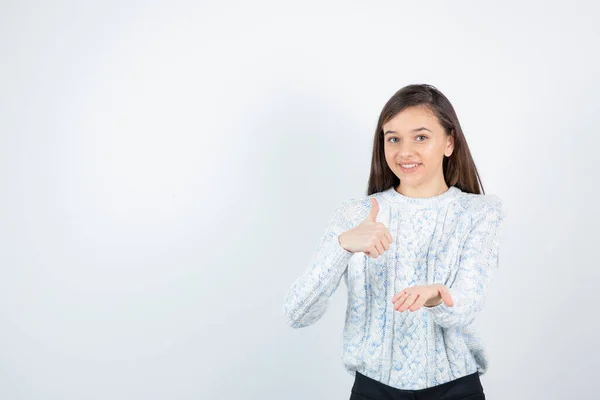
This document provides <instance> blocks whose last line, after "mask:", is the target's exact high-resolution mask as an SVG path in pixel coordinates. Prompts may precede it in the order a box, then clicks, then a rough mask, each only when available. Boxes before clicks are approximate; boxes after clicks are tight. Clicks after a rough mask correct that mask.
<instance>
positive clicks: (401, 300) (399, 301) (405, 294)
mask: <svg viewBox="0 0 600 400" xmlns="http://www.w3.org/2000/svg"><path fill="white" fill-rule="evenodd" d="M408 296H410V293H404V294H403V295H402V296H400V298H399V299H398V301H396V304H394V308H395V309H396V310H398V309H399V308H400V307H402V306H403V305H404V302H405V301H406V299H408Z"/></svg>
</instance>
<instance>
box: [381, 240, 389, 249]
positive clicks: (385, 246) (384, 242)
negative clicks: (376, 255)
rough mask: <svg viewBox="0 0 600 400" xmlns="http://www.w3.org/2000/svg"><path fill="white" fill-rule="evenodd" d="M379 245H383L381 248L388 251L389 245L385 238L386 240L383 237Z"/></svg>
mask: <svg viewBox="0 0 600 400" xmlns="http://www.w3.org/2000/svg"><path fill="white" fill-rule="evenodd" d="M381 244H382V245H383V248H384V249H386V250H389V249H390V243H389V242H388V240H387V238H386V237H384V238H383V239H382V240H381Z"/></svg>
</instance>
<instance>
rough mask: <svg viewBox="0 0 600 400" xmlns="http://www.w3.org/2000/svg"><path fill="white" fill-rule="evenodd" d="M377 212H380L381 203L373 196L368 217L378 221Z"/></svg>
mask: <svg viewBox="0 0 600 400" xmlns="http://www.w3.org/2000/svg"><path fill="white" fill-rule="evenodd" d="M377 213H379V203H377V200H376V199H375V197H371V212H370V213H369V215H368V216H367V219H368V220H370V221H373V222H376V221H377Z"/></svg>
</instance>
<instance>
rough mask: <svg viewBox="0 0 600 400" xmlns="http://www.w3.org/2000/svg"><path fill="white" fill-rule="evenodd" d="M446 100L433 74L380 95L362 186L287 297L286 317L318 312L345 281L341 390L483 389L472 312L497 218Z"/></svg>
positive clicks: (479, 395) (298, 323)
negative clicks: (431, 80)
mask: <svg viewBox="0 0 600 400" xmlns="http://www.w3.org/2000/svg"><path fill="white" fill-rule="evenodd" d="M482 192H483V187H482V185H481V182H480V179H479V174H478V173H477V168H476V167H475V163H474V162H473V158H472V157H471V153H470V151H469V147H468V145H467V142H466V140H465V137H464V135H463V131H462V129H461V126H460V123H459V121H458V118H457V116H456V113H455V111H454V108H453V107H452V105H451V104H450V102H449V101H448V99H447V98H446V97H445V96H444V95H443V94H442V93H440V92H439V91H438V90H437V89H436V88H434V87H433V86H430V85H409V86H406V87H404V88H402V89H400V90H399V91H398V92H396V94H394V96H392V98H391V99H390V100H389V101H388V102H387V103H386V104H385V106H384V107H383V110H382V111H381V115H380V116H379V121H378V123H377V129H376V130H375V137H374V141H373V155H372V162H371V173H370V176H369V183H368V190H367V195H366V196H365V197H361V198H353V199H350V200H347V201H345V202H343V203H342V204H340V205H339V207H338V208H337V209H336V210H335V212H334V214H333V218H332V219H331V221H330V223H329V225H328V227H327V229H326V230H325V233H324V235H323V237H322V238H321V240H320V242H319V245H318V246H317V249H316V252H315V254H314V256H313V259H312V262H311V263H310V265H309V267H308V268H307V269H306V271H304V273H303V274H302V275H300V277H299V278H298V279H297V280H296V281H295V282H294V283H293V284H292V286H291V288H290V289H289V291H288V293H287V295H286V297H285V300H284V312H285V315H286V318H287V321H288V322H289V324H290V326H292V327H294V328H300V327H305V326H308V325H311V324H313V323H315V322H316V321H317V320H318V319H320V318H321V317H322V316H323V314H324V313H325V310H326V308H327V303H328V300H329V298H330V297H331V296H332V295H333V293H334V292H335V291H336V289H337V288H338V286H339V284H340V282H341V281H342V280H343V281H344V283H345V285H346V287H347V290H348V303H347V308H346V319H345V326H344V335H343V350H342V359H343V363H344V366H345V369H346V370H347V371H348V372H349V373H350V374H351V375H352V376H354V377H355V378H354V379H355V380H354V385H353V387H352V390H351V397H350V400H362V399H371V400H378V399H394V400H400V399H421V400H426V399H447V400H450V399H485V395H484V392H483V387H482V385H481V382H480V380H479V375H482V374H484V373H485V372H486V370H487V366H488V360H487V356H486V353H485V352H484V349H483V347H482V344H481V341H480V339H479V338H478V336H477V334H476V332H475V330H474V328H473V326H472V325H471V323H472V322H473V320H474V319H475V317H476V316H477V314H478V313H479V312H480V311H481V310H482V308H483V305H484V301H485V297H486V294H487V292H488V287H489V285H490V280H491V278H492V270H493V269H494V268H496V267H497V266H498V260H499V256H498V254H499V238H500V233H501V229H502V224H503V219H504V217H505V207H504V205H503V202H502V201H501V200H500V199H499V198H498V196H496V195H485V194H482Z"/></svg>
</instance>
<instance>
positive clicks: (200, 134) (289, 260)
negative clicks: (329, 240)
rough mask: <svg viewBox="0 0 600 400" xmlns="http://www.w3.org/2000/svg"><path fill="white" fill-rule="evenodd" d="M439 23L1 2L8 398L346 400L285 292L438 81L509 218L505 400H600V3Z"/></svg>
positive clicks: (457, 11)
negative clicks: (394, 127)
mask: <svg viewBox="0 0 600 400" xmlns="http://www.w3.org/2000/svg"><path fill="white" fill-rule="evenodd" d="M423 3H424V2H398V1H390V2H379V1H374V2H347V1H344V2H341V1H340V2H329V1H316V2H311V1H308V2H306V1H303V2H275V1H271V2H266V1H253V2H237V3H233V2H231V3H227V2H217V1H214V2H212V3H208V2H191V1H190V2H166V1H163V2H157V1H154V2H142V1H139V2H132V1H129V2H128V1H118V2H117V1H112V2H107V1H103V2H95V3H93V2H75V1H54V2H41V1H38V2H33V1H28V2H27V1H19V2H17V1H10V2H9V1H4V2H2V4H1V5H0V54H1V62H0V184H1V186H0V190H1V191H0V196H1V200H0V204H1V207H0V243H2V245H1V247H0V398H2V399H44V400H53V399H61V400H65V399H110V400H116V399H127V400H133V399H199V398H202V399H282V398H285V399H289V400H293V399H298V400H300V399H306V398H311V399H326V398H327V399H345V398H348V397H349V394H350V388H351V386H352V379H351V377H350V375H348V374H347V373H346V372H345V371H344V369H343V366H342V364H341V358H340V356H341V339H342V327H343V319H344V312H345V301H346V293H345V288H344V287H343V286H341V290H339V291H338V292H336V293H335V295H334V296H333V297H332V299H331V303H330V307H329V309H328V311H327V313H326V314H325V316H324V317H323V319H322V320H320V321H319V322H318V323H317V324H315V325H313V326H310V327H307V328H302V329H298V330H294V329H292V328H289V327H288V326H286V325H285V320H284V317H283V309H282V302H283V297H284V295H285V292H286V291H287V289H288V288H289V286H290V285H291V283H292V281H293V280H294V279H296V277H297V276H298V275H299V274H300V273H301V272H302V271H303V270H304V268H305V267H306V265H307V263H308V261H309V260H310V258H311V255H312V252H313V250H314V248H315V246H316V244H317V240H318V238H319V237H320V235H321V233H322V231H323V229H324V228H325V225H326V223H327V222H328V220H329V218H330V217H331V213H332V211H333V209H334V207H335V206H336V205H338V204H339V203H340V202H341V201H343V200H345V199H347V198H349V197H354V196H361V195H363V194H364V192H365V189H366V181H367V176H368V169H369V163H370V155H371V143H372V136H373V131H374V128H375V124H376V120H377V117H378V114H379V112H380V110H381V108H382V107H383V104H384V103H385V102H386V101H387V99H388V98H389V97H390V96H391V95H392V94H393V93H394V92H395V91H396V90H398V89H399V88H400V87H402V86H404V85H406V84H409V83H423V82H425V83H430V84H433V85H435V86H437V87H438V88H439V89H440V90H442V91H443V92H444V93H445V94H446V95H447V96H448V97H449V98H450V100H451V101H452V103H453V104H454V106H455V108H456V110H457V113H458V115H459V118H460V121H461V123H462V125H463V128H464V131H465V135H466V137H467V140H468V143H469V146H470V149H471V151H472V153H473V155H474V158H475V162H476V165H477V167H478V169H479V172H480V174H481V176H482V179H483V183H484V187H485V189H486V192H487V193H488V194H497V195H499V196H500V197H501V198H502V199H503V200H504V202H505V203H506V206H507V211H508V219H507V221H506V225H505V229H504V231H503V237H502V249H501V261H500V270H498V272H497V274H496V277H495V280H494V282H493V288H492V292H491V294H490V296H489V298H488V302H487V304H486V308H485V310H484V313H483V314H482V315H481V316H480V318H479V319H478V321H477V323H478V325H479V327H480V332H481V334H482V336H483V339H484V342H485V343H486V346H487V348H488V352H489V357H490V369H489V372H488V373H487V374H486V375H484V376H483V377H482V382H483V384H484V387H485V390H486V393H487V394H488V397H489V398H490V399H513V400H516V399H528V400H531V399H544V400H546V399H566V398H573V396H575V395H576V394H577V396H575V397H577V398H586V399H587V398H593V397H594V396H595V393H597V390H596V385H597V382H596V381H595V380H594V379H593V378H594V377H595V376H596V375H597V371H598V367H599V362H598V359H599V357H600V352H599V350H598V347H597V345H595V344H594V343H593V342H592V340H593V338H594V337H597V336H598V333H599V332H598V315H599V313H598V310H597V309H596V308H595V307H596V304H597V293H598V291H597V285H598V281H599V275H600V274H599V272H598V271H599V262H598V259H597V256H596V254H595V253H594V251H596V250H597V249H598V238H599V235H598V224H599V223H600V218H599V211H598V203H599V202H598V191H597V186H598V183H599V179H598V172H597V168H598V161H599V158H600V157H599V156H598V154H599V145H600V140H599V139H598V126H599V123H600V116H599V113H598V111H599V108H598V104H599V103H600V94H599V90H600V84H599V79H598V76H597V73H598V71H599V70H600V62H599V57H598V39H599V37H600V29H599V28H598V25H597V24H596V22H597V20H598V17H600V13H599V6H598V5H597V4H596V3H595V2H592V1H589V2H571V3H570V4H568V3H567V2H560V3H559V2H547V1H545V2H541V1H533V2H516V1H512V2H506V1H504V2H501V3H496V4H494V5H491V4H482V3H481V2H475V1H469V2H460V3H458V2H452V4H450V3H449V2H438V3H435V2H426V4H423Z"/></svg>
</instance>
